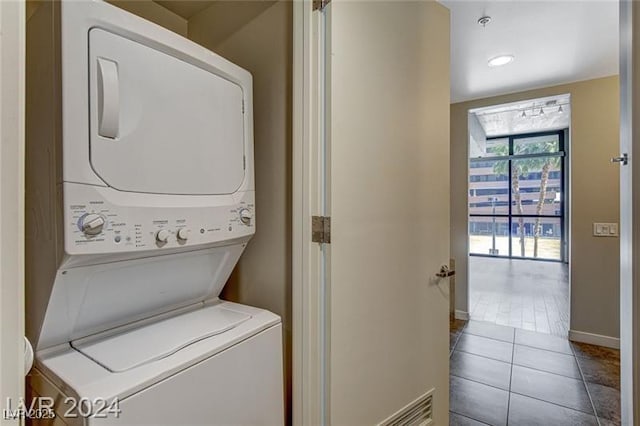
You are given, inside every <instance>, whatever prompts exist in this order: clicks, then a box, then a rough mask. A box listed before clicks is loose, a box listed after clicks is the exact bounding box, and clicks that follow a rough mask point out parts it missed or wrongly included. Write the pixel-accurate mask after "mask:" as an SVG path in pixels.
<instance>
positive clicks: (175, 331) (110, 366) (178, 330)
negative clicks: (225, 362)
mask: <svg viewBox="0 0 640 426" xmlns="http://www.w3.org/2000/svg"><path fill="white" fill-rule="evenodd" d="M249 319H251V315H248V314H245V313H242V312H237V311H233V310H230V309H226V308H222V307H220V306H217V305H213V306H205V307H203V308H200V309H197V310H195V311H191V312H187V313H184V314H180V315H178V316H175V317H171V318H167V319H164V320H160V321H158V322H154V323H151V324H147V325H144V326H141V327H139V328H135V329H131V330H127V331H124V332H122V333H119V334H116V335H112V336H109V337H105V338H102V339H98V340H96V339H91V338H87V339H81V340H76V341H72V342H71V346H72V347H73V348H75V349H76V350H77V351H79V352H81V353H82V354H84V355H85V356H87V357H89V358H91V359H93V360H94V361H95V362H97V363H98V364H100V365H102V366H103V367H104V368H106V369H107V370H109V371H111V372H114V373H118V372H123V371H127V370H130V369H132V368H135V367H138V366H140V365H143V364H148V363H150V362H153V361H156V360H159V359H162V358H165V357H167V356H169V355H173V354H174V353H176V352H178V351H179V350H180V349H182V348H184V347H186V346H188V345H190V344H192V343H195V342H198V341H200V340H203V339H206V338H208V337H211V336H215V335H218V334H221V333H224V332H225V331H228V330H231V329H232V328H234V327H236V326H238V325H240V324H242V323H243V322H245V321H247V320H249Z"/></svg>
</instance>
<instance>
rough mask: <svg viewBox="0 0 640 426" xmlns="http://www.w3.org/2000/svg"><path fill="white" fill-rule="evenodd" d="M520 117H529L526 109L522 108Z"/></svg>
mask: <svg viewBox="0 0 640 426" xmlns="http://www.w3.org/2000/svg"><path fill="white" fill-rule="evenodd" d="M520 117H522V118H527V113H526V112H524V110H522V114H521V115H520Z"/></svg>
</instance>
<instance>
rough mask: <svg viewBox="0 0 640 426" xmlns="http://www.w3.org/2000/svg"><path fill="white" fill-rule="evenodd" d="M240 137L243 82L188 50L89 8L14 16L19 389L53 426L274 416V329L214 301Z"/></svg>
mask: <svg viewBox="0 0 640 426" xmlns="http://www.w3.org/2000/svg"><path fill="white" fill-rule="evenodd" d="M252 131H253V129H252V82H251V75H250V74H249V73H248V72H247V71H245V70H243V69H241V68H240V67H238V66H236V65H234V64H232V63H230V62H228V61H226V60H225V59H223V58H221V57H220V56H218V55H216V54H214V53H212V52H210V51H208V50H206V49H204V48H203V47H201V46H199V45H197V44H195V43H193V42H191V41H189V40H186V39H184V38H183V37H180V36H178V35H176V34H174V33H172V32H170V31H168V30H166V29H164V28H161V27H159V26H157V25H155V24H153V23H150V22H148V21H146V20H144V19H141V18H139V17H136V16H134V15H131V14H129V13H127V12H125V11H123V10H121V9H118V8H117V7H114V6H112V5H109V4H107V3H104V2H102V1H97V0H92V1H81V2H79V1H72V0H62V1H51V2H47V3H42V4H41V5H40V6H39V8H38V9H37V10H36V12H35V14H34V15H33V16H32V17H31V18H30V19H29V21H28V24H27V209H28V216H27V262H28V265H27V333H28V337H29V339H30V340H31V342H33V343H34V346H35V348H36V356H35V358H36V362H35V368H34V370H33V371H32V372H31V374H30V377H29V381H28V384H29V390H30V392H31V393H32V394H33V395H34V396H40V397H43V398H53V400H54V401H55V415H56V419H55V421H54V424H58V423H59V424H90V425H93V424H96V425H98V424H119V425H134V424H149V425H187V424H212V425H213V424H225V425H226V424H243V425H249V424H270V425H273V424H282V423H283V422H284V407H283V372H282V329H281V321H280V318H279V317H278V316H277V315H274V314H272V313H270V312H268V311H265V310H262V309H258V308H253V307H249V306H243V305H239V304H235V303H230V302H225V301H221V300H220V299H219V298H218V296H219V294H220V292H221V290H222V288H223V286H224V284H225V282H226V280H227V279H228V277H229V275H230V273H231V271H232V269H233V267H234V266H235V264H236V262H237V261H238V259H239V257H240V255H241V254H242V252H243V250H244V248H245V246H246V244H247V242H248V241H249V239H250V238H251V237H252V235H253V234H254V232H255V222H254V217H255V206H254V177H253V134H252ZM55 422H58V423H55ZM35 423H36V424H38V422H37V421H36V422H35Z"/></svg>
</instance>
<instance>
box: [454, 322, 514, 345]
mask: <svg viewBox="0 0 640 426" xmlns="http://www.w3.org/2000/svg"><path fill="white" fill-rule="evenodd" d="M464 332H465V333H467V334H473V335H476V336H482V337H488V338H490V339H495V340H502V341H504V342H509V343H513V336H514V333H515V329H514V328H513V327H505V326H503V325H497V324H492V323H489V322H483V321H469V324H467V328H465V330H464Z"/></svg>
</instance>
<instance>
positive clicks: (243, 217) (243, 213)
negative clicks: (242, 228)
mask: <svg viewBox="0 0 640 426" xmlns="http://www.w3.org/2000/svg"><path fill="white" fill-rule="evenodd" d="M251 218H253V213H251V211H250V210H249V209H242V210H240V221H241V222H242V223H244V224H245V225H249V224H250V223H251Z"/></svg>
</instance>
